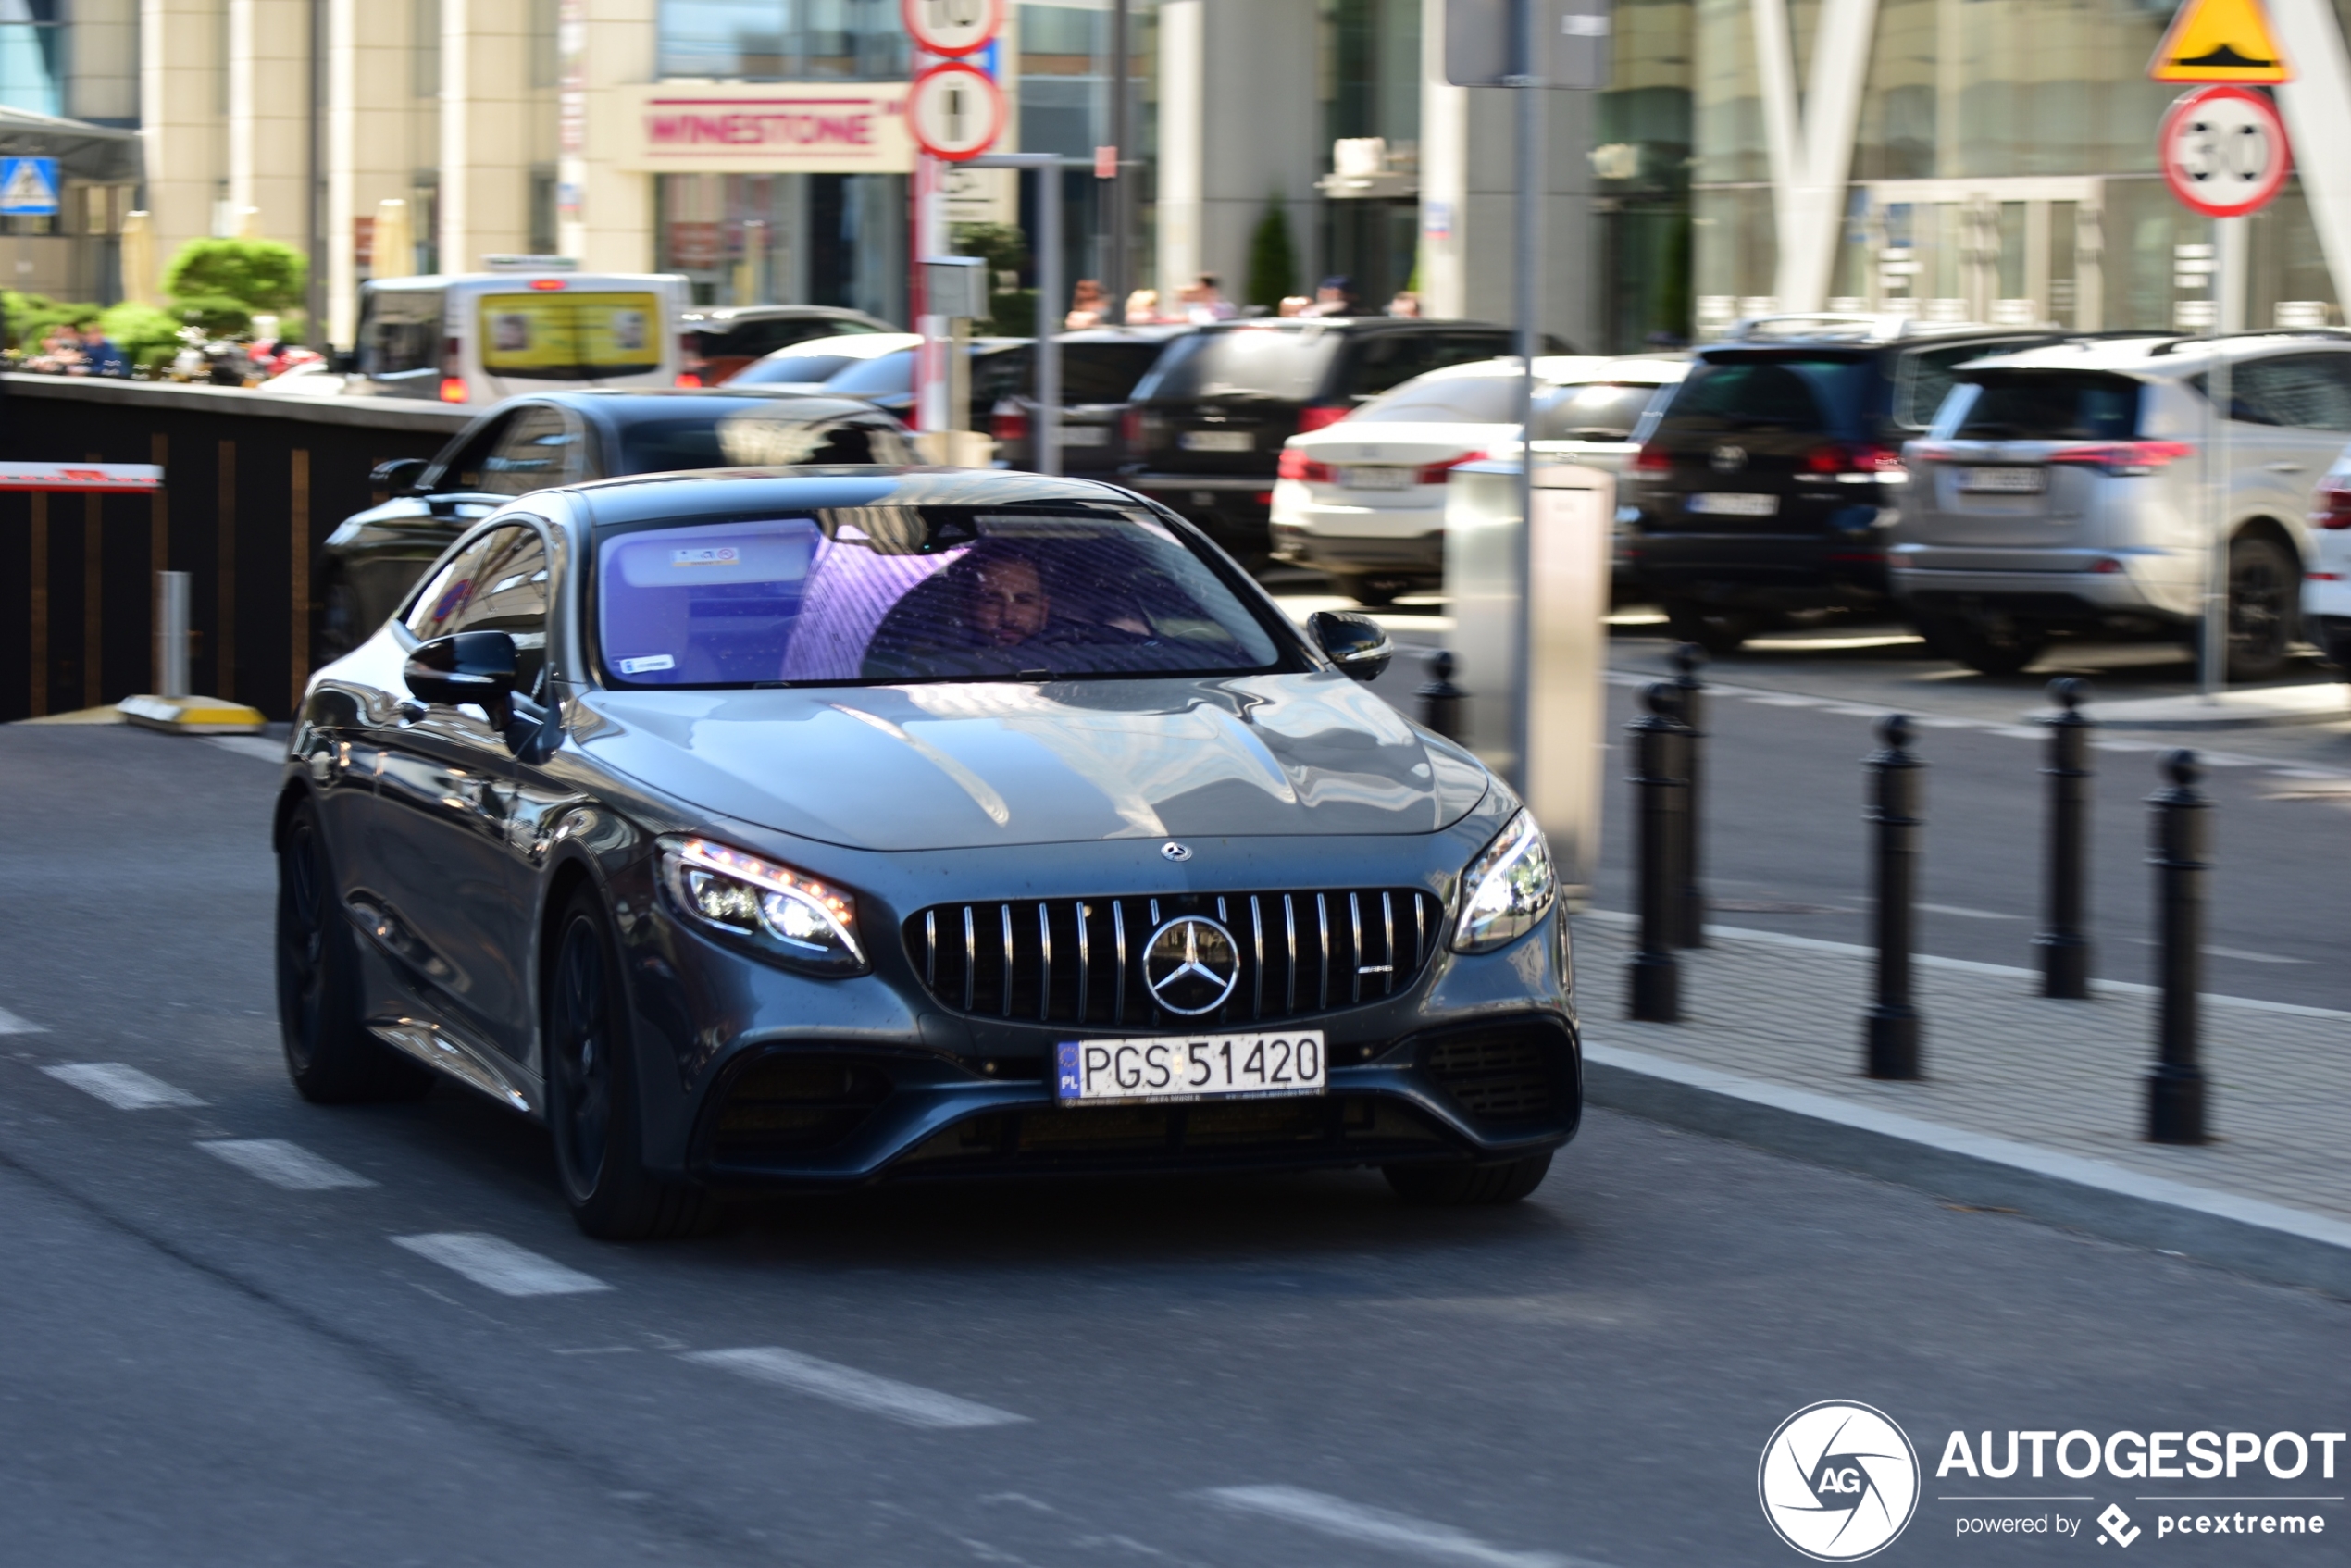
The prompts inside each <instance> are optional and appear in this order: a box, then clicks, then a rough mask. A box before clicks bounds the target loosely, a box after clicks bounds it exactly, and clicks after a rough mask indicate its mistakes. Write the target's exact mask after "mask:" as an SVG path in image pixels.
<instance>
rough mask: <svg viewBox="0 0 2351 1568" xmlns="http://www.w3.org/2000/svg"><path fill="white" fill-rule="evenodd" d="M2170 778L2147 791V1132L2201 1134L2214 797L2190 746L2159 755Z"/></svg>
mask: <svg viewBox="0 0 2351 1568" xmlns="http://www.w3.org/2000/svg"><path fill="white" fill-rule="evenodd" d="M2163 771H2164V773H2165V775H2166V776H2167V777H2169V778H2170V779H2171V783H2170V784H2169V785H2167V786H2166V787H2164V788H2163V789H2160V790H2157V791H2156V792H2155V793H2154V794H2152V795H2150V796H2148V797H2147V804H2148V805H2150V806H2152V807H2153V808H2154V819H2153V821H2152V822H2151V823H2150V824H2149V826H2150V827H2151V828H2152V829H2153V832H2152V834H2151V840H2152V841H2151V842H2150V844H2149V845H2148V854H2147V864H2148V865H2152V866H2154V867H2155V890H2156V904H2157V908H2158V920H2159V921H2160V923H2161V927H2162V939H2161V941H2162V945H2161V948H2160V954H2161V956H2160V958H2159V959H2158V964H2159V968H2160V974H2159V975H2158V988H2159V990H2160V993H2161V1000H2160V1002H2159V1003H2158V1009H2157V1014H2156V1036H2155V1039H2156V1064H2155V1067H2154V1070H2153V1071H2151V1072H2149V1073H2148V1074H2147V1080H2146V1084H2147V1139H2148V1141H2150V1142H2153V1143H2202V1142H2204V1141H2205V1127H2204V1113H2205V1093H2204V1068H2203V1065H2202V1064H2200V1063H2199V1062H2198V1061H2197V1059H2196V1055H2197V1048H2196V1040H2197V1037H2198V1035H2199V1034H2200V1033H2201V1032H2202V1019H2201V1018H2200V1017H2199V1016H2198V1012H2199V1002H2198V998H2197V992H2198V991H2199V990H2200V989H2202V984H2201V982H2202V980H2203V970H2204V901H2205V880H2206V877H2207V875H2208V873H2209V872H2210V871H2211V869H2212V866H2211V860H2210V852H2211V832H2212V809H2211V808H2212V802H2211V800H2210V798H2209V797H2208V796H2207V795H2206V794H2205V793H2204V792H2203V791H2202V790H2198V789H2197V788H2196V780H2197V779H2198V778H2201V777H2203V774H2204V768H2203V766H2202V765H2200V764H2199V763H2198V762H2197V761H2196V753H2194V752H2189V751H2178V752H2173V753H2171V754H2169V755H2168V756H2166V757H2165V758H2164V759H2163Z"/></svg>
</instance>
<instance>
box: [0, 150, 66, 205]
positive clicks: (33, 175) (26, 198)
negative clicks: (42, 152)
mask: <svg viewBox="0 0 2351 1568" xmlns="http://www.w3.org/2000/svg"><path fill="white" fill-rule="evenodd" d="M56 199H57V193H56V190H55V189H53V188H52V187H51V186H50V184H49V181H47V180H44V179H43V178H42V177H41V164H40V162H39V160H37V159H34V158H11V159H9V160H8V178H7V180H6V183H5V184H0V206H5V207H14V206H44V205H49V204H51V203H54V202H55V201H56Z"/></svg>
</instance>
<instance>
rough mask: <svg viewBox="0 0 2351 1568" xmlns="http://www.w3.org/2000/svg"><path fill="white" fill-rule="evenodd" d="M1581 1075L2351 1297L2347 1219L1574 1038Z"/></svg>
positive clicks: (1803, 1147) (2048, 1217)
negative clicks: (1580, 1046) (1581, 1044)
mask: <svg viewBox="0 0 2351 1568" xmlns="http://www.w3.org/2000/svg"><path fill="white" fill-rule="evenodd" d="M1584 1083H1585V1091H1586V1097H1587V1098H1588V1099H1589V1100H1590V1101H1591V1102H1592V1103H1593V1104H1595V1105H1601V1106H1606V1107H1608V1108H1609V1109H1611V1110H1615V1111H1623V1112H1627V1113H1630V1114H1633V1115H1636V1116H1640V1117H1643V1118H1645V1119H1646V1120H1648V1121H1653V1122H1662V1123H1665V1124H1666V1125H1668V1126H1678V1127H1686V1128H1688V1129H1689V1130H1691V1131H1693V1132H1700V1133H1706V1134H1709V1135H1710V1136H1712V1137H1715V1138H1723V1139H1731V1140H1732V1141H1734V1142H1737V1143H1745V1144H1749V1145H1751V1146H1753V1147H1755V1148H1758V1149H1766V1150H1770V1151H1773V1153H1778V1154H1791V1155H1794V1156H1796V1157H1797V1158H1798V1159H1804V1160H1810V1161H1812V1162H1814V1163H1816V1164H1824V1165H1831V1166H1835V1167H1837V1168H1839V1169H1843V1170H1852V1171H1859V1172H1861V1173H1862V1174H1864V1175H1867V1176H1877V1177H1879V1178H1881V1179H1883V1180H1886V1181H1891V1182H1896V1183H1898V1184H1899V1185H1901V1186H1904V1187H1912V1188H1920V1189H1921V1190H1923V1191H1926V1192H1931V1193H1934V1194H1935V1195H1936V1196H1938V1197H1943V1198H1947V1199H1951V1200H1954V1201H1959V1202H1962V1203H1969V1204H1973V1205H1976V1206H1979V1207H1983V1208H2000V1209H2013V1210H2015V1211H2017V1212H2018V1213H2021V1214H2024V1215H2027V1216H2029V1217H2031V1218H2034V1219H2037V1220H2045V1221H2048V1222H2051V1223H2054V1224H2057V1225H2062V1226H2073V1227H2075V1228H2077V1229H2080V1230H2084V1231H2088V1232H2090V1233H2091V1234H2093V1235H2096V1236H2101V1237H2104V1238H2107V1239H2108V1240H2111V1241H2121V1242H2124V1243H2127V1244H2129V1245H2132V1246H2135V1247H2152V1248H2155V1249H2158V1251H2171V1252H2179V1253H2183V1254H2185V1255H2187V1256H2189V1257H2193V1258H2196V1259H2198V1260H2200V1261H2202V1262H2205V1263H2214V1264H2217V1265H2219V1266H2220V1267H2222V1268H2226V1269H2233V1270H2235V1271H2236V1272H2238V1273H2242V1274H2246V1275H2251V1276H2255V1277H2258V1278H2261V1279H2266V1280H2270V1281H2271V1282H2273V1283H2275V1284H2280V1285H2292V1286H2299V1287H2302V1288H2307V1289H2313V1290H2321V1291H2324V1292H2326V1293H2327V1294H2329V1295H2332V1296H2338V1297H2344V1298H2351V1224H2345V1223H2344V1222H2343V1221H2340V1220H2334V1219H2329V1218H2327V1217H2326V1216H2325V1215H2322V1214H2313V1213H2305V1212H2303V1211H2301V1210H2299V1209H2289V1208H2286V1207H2285V1206H2284V1205H2283V1204H2278V1203H2270V1202H2265V1201H2262V1200H2260V1199H2258V1198H2241V1197H2238V1196H2236V1195H2234V1194H2233V1193H2227V1192H2219V1191H2214V1190H2212V1189H2210V1188H2201V1187H2191V1186H2189V1185H2187V1184H2186V1183H2184V1182H2177V1181H2171V1180H2168V1179H2166V1178H2165V1177H2162V1176H2143V1175H2141V1174H2140V1173H2138V1172H2136V1171H2131V1170H2125V1169H2123V1168H2122V1167H2121V1166H2119V1165H2109V1164H2106V1163H2105V1162H2103V1161H2099V1160H2091V1159H2085V1158H2083V1157H2082V1156H2080V1155H2076V1154H2064V1153H2059V1152H2058V1151H2055V1150H2050V1149H2043V1148H2041V1147H2039V1146H2037V1145H2035V1144H2030V1143H2021V1142H2018V1141H2016V1140H2014V1139H2005V1138H1995V1137H1993V1136H1991V1135H1990V1134H1987V1133H1975V1132H1966V1131H1962V1130H1961V1129H1959V1128H1957V1127H1950V1126H1942V1125H1941V1124H1939V1123H1935V1122H1925V1121H1921V1120H1919V1119H1917V1118H1916V1117H1912V1116H1904V1115H1898V1114H1894V1113H1891V1112H1885V1111H1878V1110H1875V1109H1872V1107H1869V1106H1866V1105H1856V1104H1852V1103H1850V1102H1848V1101H1842V1100H1837V1099H1834V1098H1832V1097H1831V1096H1828V1095H1824V1094H1814V1093H1811V1092H1810V1091H1809V1090H1805V1089H1788V1088H1785V1087H1784V1086H1782V1085H1779V1084H1771V1083H1763V1082H1760V1081H1758V1080H1756V1079H1753V1078H1742V1077H1738V1076H1734V1075H1732V1074H1729V1073H1723V1072H1717V1071H1715V1070H1714V1069H1712V1068H1710V1067H1699V1066H1694V1065H1692V1064H1688V1063H1684V1062H1675V1061H1672V1060H1670V1059H1668V1058H1666V1057H1662V1056H1653V1055H1650V1054H1649V1053H1648V1052H1641V1051H1629V1050H1626V1049H1624V1048H1623V1047H1620V1046H1610V1045H1596V1044H1590V1043H1586V1046H1585V1048H1584Z"/></svg>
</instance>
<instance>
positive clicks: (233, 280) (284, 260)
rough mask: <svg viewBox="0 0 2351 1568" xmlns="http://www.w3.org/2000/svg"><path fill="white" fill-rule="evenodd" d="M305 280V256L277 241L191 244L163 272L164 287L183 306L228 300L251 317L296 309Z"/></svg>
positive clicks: (185, 245) (195, 241) (306, 268)
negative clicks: (200, 301)
mask: <svg viewBox="0 0 2351 1568" xmlns="http://www.w3.org/2000/svg"><path fill="white" fill-rule="evenodd" d="M308 277H309V263H308V262H307V261H306V260H305V259H304V257H303V254H302V253H301V252H300V251H298V250H296V249H294V248H293V247H292V245H289V244H285V243H281V242H280V241H277V240H191V241H189V242H188V243H186V244H184V245H182V246H180V254H179V255H175V256H173V257H172V258H171V265H170V266H169V267H168V268H165V269H164V275H163V286H164V290H165V292H168V293H169V294H170V295H171V297H172V298H173V299H175V300H178V301H180V304H181V305H183V306H185V305H191V304H192V303H193V302H194V301H196V300H205V301H206V302H209V301H211V300H213V299H230V300H234V301H237V302H238V303H240V304H242V305H243V306H244V307H245V311H246V314H247V315H248V316H250V315H251V314H252V313H253V312H254V311H256V310H278V311H283V310H290V309H292V307H294V306H295V305H300V304H301V303H302V291H303V284H304V283H305V281H306V280H307V279H308Z"/></svg>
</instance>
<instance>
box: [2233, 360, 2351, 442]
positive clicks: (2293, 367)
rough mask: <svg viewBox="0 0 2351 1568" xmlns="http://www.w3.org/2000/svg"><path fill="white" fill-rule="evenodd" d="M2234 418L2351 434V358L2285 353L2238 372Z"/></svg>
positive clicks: (2248, 364)
mask: <svg viewBox="0 0 2351 1568" xmlns="http://www.w3.org/2000/svg"><path fill="white" fill-rule="evenodd" d="M2232 380H2233V381H2234V383H2235V385H2234V392H2235V396H2234V399H2233V401H2234V402H2235V404H2236V407H2235V408H2234V409H2233V410H2232V415H2233V417H2235V418H2238V419H2246V420H2250V421H2252V422H2253V423H2255V424H2261V425H2283V426H2286V427H2289V428H2291V429H2304V430H2341V431H2345V432H2351V355H2340V354H2284V355H2278V356H2277V357H2275V358H2273V359H2254V360H2247V361H2246V362H2245V363H2244V364H2241V365H2238V366H2236V367H2234V368H2233V375H2232Z"/></svg>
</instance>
